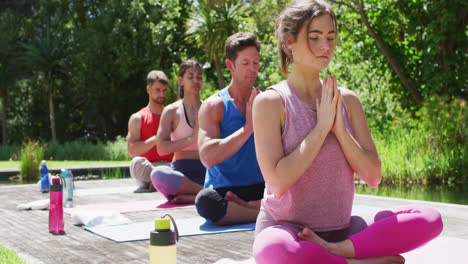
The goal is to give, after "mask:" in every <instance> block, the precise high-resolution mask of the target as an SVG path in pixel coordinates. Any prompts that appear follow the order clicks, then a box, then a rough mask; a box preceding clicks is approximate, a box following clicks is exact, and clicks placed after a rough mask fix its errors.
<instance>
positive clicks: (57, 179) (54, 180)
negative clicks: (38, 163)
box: [50, 177, 62, 192]
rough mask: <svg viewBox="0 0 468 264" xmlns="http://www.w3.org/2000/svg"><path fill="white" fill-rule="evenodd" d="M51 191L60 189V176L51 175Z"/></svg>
mask: <svg viewBox="0 0 468 264" xmlns="http://www.w3.org/2000/svg"><path fill="white" fill-rule="evenodd" d="M50 191H51V192H60V191H62V184H60V177H52V185H51V186H50Z"/></svg>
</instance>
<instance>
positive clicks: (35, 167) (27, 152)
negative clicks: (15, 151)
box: [20, 140, 45, 183]
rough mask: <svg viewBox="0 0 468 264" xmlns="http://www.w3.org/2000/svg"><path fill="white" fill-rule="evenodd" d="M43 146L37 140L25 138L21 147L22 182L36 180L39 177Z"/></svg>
mask: <svg viewBox="0 0 468 264" xmlns="http://www.w3.org/2000/svg"><path fill="white" fill-rule="evenodd" d="M44 148H45V146H42V145H41V144H40V143H39V142H38V141H32V140H26V141H24V142H23V145H22V147H21V153H20V157H21V163H20V175H21V180H22V182H24V183H31V182H36V181H38V180H39V178H40V171H39V166H40V164H41V161H42V158H43V153H44Z"/></svg>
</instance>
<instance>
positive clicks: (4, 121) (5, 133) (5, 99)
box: [1, 90, 8, 145]
mask: <svg viewBox="0 0 468 264" xmlns="http://www.w3.org/2000/svg"><path fill="white" fill-rule="evenodd" d="M1 99H2V144H3V145H6V144H8V131H7V105H8V90H7V91H6V93H5V94H4V95H3V96H2V98H1Z"/></svg>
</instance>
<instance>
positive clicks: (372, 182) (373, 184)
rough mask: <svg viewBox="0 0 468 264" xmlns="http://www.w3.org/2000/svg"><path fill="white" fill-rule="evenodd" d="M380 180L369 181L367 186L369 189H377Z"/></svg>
mask: <svg viewBox="0 0 468 264" xmlns="http://www.w3.org/2000/svg"><path fill="white" fill-rule="evenodd" d="M381 179H382V178H378V179H373V180H370V181H368V182H367V185H368V186H369V187H371V188H372V189H374V188H377V186H379V184H380V181H381Z"/></svg>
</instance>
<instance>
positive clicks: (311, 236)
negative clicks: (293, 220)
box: [297, 227, 331, 253]
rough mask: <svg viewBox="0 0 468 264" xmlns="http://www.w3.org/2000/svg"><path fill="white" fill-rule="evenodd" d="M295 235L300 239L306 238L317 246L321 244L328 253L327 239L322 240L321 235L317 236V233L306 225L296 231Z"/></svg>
mask: <svg viewBox="0 0 468 264" xmlns="http://www.w3.org/2000/svg"><path fill="white" fill-rule="evenodd" d="M297 237H298V238H299V239H300V240H307V241H310V242H313V243H315V244H317V245H319V246H321V247H322V248H323V249H325V250H326V251H327V252H328V253H331V252H330V250H329V249H330V247H331V246H330V243H328V242H327V241H325V240H323V239H322V238H321V237H319V236H318V235H317V234H315V233H314V232H313V231H312V230H310V229H309V228H308V227H306V228H304V229H303V230H302V231H301V232H299V233H297Z"/></svg>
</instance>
